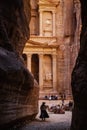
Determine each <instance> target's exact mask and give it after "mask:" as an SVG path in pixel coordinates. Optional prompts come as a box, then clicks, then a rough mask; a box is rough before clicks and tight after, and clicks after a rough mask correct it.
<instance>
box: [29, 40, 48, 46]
mask: <svg viewBox="0 0 87 130" xmlns="http://www.w3.org/2000/svg"><path fill="white" fill-rule="evenodd" d="M27 45H29V46H47V45H48V43H41V42H37V41H33V40H29V41H28V42H27Z"/></svg>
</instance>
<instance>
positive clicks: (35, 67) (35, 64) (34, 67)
mask: <svg viewBox="0 0 87 130" xmlns="http://www.w3.org/2000/svg"><path fill="white" fill-rule="evenodd" d="M31 72H32V74H33V75H34V78H35V79H36V80H37V82H38V83H39V58H38V54H33V55H32V58H31Z"/></svg>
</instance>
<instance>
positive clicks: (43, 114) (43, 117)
mask: <svg viewBox="0 0 87 130" xmlns="http://www.w3.org/2000/svg"><path fill="white" fill-rule="evenodd" d="M47 108H48V106H47V105H45V102H43V103H42V104H41V106H40V110H41V114H40V118H41V119H42V120H43V121H45V118H49V115H48V113H47V111H46V110H47Z"/></svg>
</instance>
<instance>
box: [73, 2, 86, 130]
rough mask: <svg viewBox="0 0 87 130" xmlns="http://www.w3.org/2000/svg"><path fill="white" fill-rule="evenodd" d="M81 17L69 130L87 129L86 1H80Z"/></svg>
mask: <svg viewBox="0 0 87 130" xmlns="http://www.w3.org/2000/svg"><path fill="white" fill-rule="evenodd" d="M80 2H81V15H82V32H81V37H80V51H79V54H78V57H77V60H76V65H75V67H74V69H73V72H72V92H73V98H74V110H73V114H72V124H71V130H86V129H87V102H86V100H87V29H86V28H87V11H86V10H87V1H86V0H80Z"/></svg>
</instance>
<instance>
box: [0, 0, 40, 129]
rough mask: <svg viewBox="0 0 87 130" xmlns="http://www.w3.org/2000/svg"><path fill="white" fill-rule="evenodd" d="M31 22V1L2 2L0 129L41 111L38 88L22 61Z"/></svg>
mask: <svg viewBox="0 0 87 130" xmlns="http://www.w3.org/2000/svg"><path fill="white" fill-rule="evenodd" d="M29 21H30V1H29V0H14V1H12V0H7V1H6V0H0V128H1V127H2V126H3V125H4V124H6V123H10V122H11V121H14V120H18V119H20V118H24V117H26V116H27V117H28V116H30V118H31V119H32V118H33V116H35V115H36V114H37V111H38V110H37V108H38V104H37V102H38V84H35V82H34V78H33V76H32V74H31V73H30V72H29V71H28V70H27V68H26V67H25V65H24V62H23V59H22V58H21V54H22V51H23V48H24V45H25V43H26V41H27V40H28V38H29Z"/></svg>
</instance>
